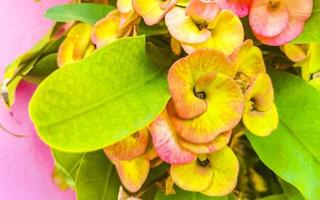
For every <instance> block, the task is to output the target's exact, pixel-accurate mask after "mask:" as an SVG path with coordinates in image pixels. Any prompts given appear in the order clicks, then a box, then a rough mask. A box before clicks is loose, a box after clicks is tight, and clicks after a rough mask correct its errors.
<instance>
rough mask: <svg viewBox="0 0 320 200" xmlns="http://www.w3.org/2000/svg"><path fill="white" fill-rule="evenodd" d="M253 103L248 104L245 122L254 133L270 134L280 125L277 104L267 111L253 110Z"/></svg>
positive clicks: (244, 115)
mask: <svg viewBox="0 0 320 200" xmlns="http://www.w3.org/2000/svg"><path fill="white" fill-rule="evenodd" d="M252 107H253V106H252V103H250V102H249V103H248V104H247V105H246V108H245V111H244V114H243V118H242V121H243V124H244V125H245V127H246V128H247V129H248V130H249V131H250V132H251V133H252V134H254V135H257V136H268V135H270V134H271V133H272V131H274V130H275V129H276V128H277V127H278V123H279V117H278V112H277V108H276V106H275V105H274V104H273V105H272V107H271V109H270V110H268V111H266V112H260V111H257V110H252Z"/></svg>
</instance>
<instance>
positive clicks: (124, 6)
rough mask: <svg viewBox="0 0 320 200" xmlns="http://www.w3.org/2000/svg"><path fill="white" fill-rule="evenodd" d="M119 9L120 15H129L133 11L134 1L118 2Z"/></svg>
mask: <svg viewBox="0 0 320 200" xmlns="http://www.w3.org/2000/svg"><path fill="white" fill-rule="evenodd" d="M117 8H118V10H119V11H120V13H128V12H131V11H132V10H133V8H132V0H117Z"/></svg>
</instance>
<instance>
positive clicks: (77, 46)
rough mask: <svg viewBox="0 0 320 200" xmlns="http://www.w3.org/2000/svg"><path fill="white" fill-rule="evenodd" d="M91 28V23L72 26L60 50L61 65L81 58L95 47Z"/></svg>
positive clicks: (59, 64)
mask: <svg viewBox="0 0 320 200" xmlns="http://www.w3.org/2000/svg"><path fill="white" fill-rule="evenodd" d="M91 30H92V27H91V25H89V24H85V23H78V24H76V25H74V26H73V27H72V28H71V30H70V31H69V33H68V35H67V37H66V39H65V40H64V41H63V42H62V43H61V45H60V47H59V50H58V66H59V67H62V66H64V65H67V64H70V63H73V62H75V61H78V60H81V59H82V58H84V57H86V56H87V55H89V54H90V53H91V52H92V51H93V50H94V49H95V48H94V46H93V44H92V43H91V39H90V35H91Z"/></svg>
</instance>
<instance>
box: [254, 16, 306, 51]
mask: <svg viewBox="0 0 320 200" xmlns="http://www.w3.org/2000/svg"><path fill="white" fill-rule="evenodd" d="M303 28H304V22H303V21H300V20H295V19H291V20H290V21H289V24H288V26H287V28H286V29H285V30H283V31H282V32H281V33H280V34H279V35H276V36H274V37H265V36H263V35H259V34H255V36H256V38H257V39H258V40H260V41H261V42H262V43H264V44H267V45H270V46H281V45H284V44H286V43H288V42H290V41H291V40H293V39H295V38H296V37H297V36H298V35H300V33H302V31H303Z"/></svg>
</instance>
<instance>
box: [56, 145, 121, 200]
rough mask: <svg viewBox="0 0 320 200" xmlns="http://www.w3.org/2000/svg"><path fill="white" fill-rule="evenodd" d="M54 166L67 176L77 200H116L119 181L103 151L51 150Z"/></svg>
mask: <svg viewBox="0 0 320 200" xmlns="http://www.w3.org/2000/svg"><path fill="white" fill-rule="evenodd" d="M53 155H54V157H55V161H56V165H57V167H58V169H59V170H63V172H64V173H65V174H66V175H67V176H68V177H67V178H69V179H70V180H71V181H70V180H69V182H71V183H72V184H71V186H73V187H74V188H75V191H76V194H77V199H78V200H88V199H90V200H116V199H117V195H118V191H119V187H120V181H119V178H118V175H117V172H116V170H115V168H114V167H113V165H112V164H111V162H110V161H109V160H108V159H107V158H106V156H105V155H104V153H103V151H101V150H100V151H95V152H89V153H77V154H75V153H65V152H61V151H57V150H53Z"/></svg>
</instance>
